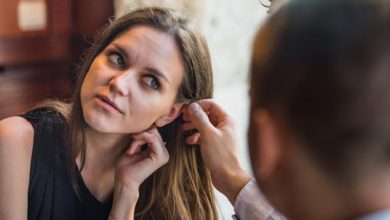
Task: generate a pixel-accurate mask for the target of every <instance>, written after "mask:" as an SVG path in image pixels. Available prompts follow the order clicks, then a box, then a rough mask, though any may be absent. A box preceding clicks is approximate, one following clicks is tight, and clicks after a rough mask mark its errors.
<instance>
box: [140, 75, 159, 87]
mask: <svg viewBox="0 0 390 220" xmlns="http://www.w3.org/2000/svg"><path fill="white" fill-rule="evenodd" d="M142 80H143V82H144V83H145V84H146V85H147V86H148V87H150V88H151V89H154V90H157V89H159V88H160V83H159V82H158V80H157V79H156V77H154V76H145V77H143V79H142Z"/></svg>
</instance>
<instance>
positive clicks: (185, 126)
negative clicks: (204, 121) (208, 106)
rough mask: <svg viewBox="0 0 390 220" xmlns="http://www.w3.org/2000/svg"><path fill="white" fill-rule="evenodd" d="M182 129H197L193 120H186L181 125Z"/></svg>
mask: <svg viewBox="0 0 390 220" xmlns="http://www.w3.org/2000/svg"><path fill="white" fill-rule="evenodd" d="M181 129H182V130H184V131H189V130H193V129H195V125H194V124H193V123H191V122H185V123H183V124H182V125H181Z"/></svg>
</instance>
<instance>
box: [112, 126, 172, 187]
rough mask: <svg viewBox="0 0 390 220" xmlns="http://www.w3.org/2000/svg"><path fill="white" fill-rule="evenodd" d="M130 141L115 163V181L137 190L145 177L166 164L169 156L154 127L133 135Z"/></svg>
mask: <svg viewBox="0 0 390 220" xmlns="http://www.w3.org/2000/svg"><path fill="white" fill-rule="evenodd" d="M132 139H133V141H132V142H131V144H130V146H129V148H128V149H127V151H126V152H124V153H123V154H122V155H121V157H120V158H119V160H118V162H117V166H116V173H115V181H116V182H119V183H120V184H123V185H125V186H127V187H130V188H134V189H138V187H139V186H140V185H141V183H142V182H143V181H144V180H145V179H146V178H147V177H149V176H150V175H151V174H152V173H154V172H155V171H156V170H157V169H158V168H160V167H161V166H163V165H164V164H166V163H167V162H168V160H169V154H168V150H167V148H166V147H165V143H164V142H163V140H162V138H161V135H160V133H159V132H158V130H157V128H156V127H153V128H151V129H149V130H147V131H144V132H141V133H138V134H135V135H133V136H132Z"/></svg>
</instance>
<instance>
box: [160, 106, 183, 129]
mask: <svg viewBox="0 0 390 220" xmlns="http://www.w3.org/2000/svg"><path fill="white" fill-rule="evenodd" d="M183 105H184V103H175V104H173V106H172V107H171V110H170V111H169V113H168V114H166V115H163V116H161V117H160V118H158V119H157V121H156V122H155V125H156V126H157V127H163V126H164V125H166V124H169V123H171V122H172V121H174V120H175V119H176V118H177V117H178V116H179V115H180V113H181V110H182V108H183Z"/></svg>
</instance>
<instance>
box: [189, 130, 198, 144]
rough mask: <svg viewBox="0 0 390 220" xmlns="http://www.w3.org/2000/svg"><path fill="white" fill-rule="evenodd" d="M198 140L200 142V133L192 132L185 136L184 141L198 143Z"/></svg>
mask: <svg viewBox="0 0 390 220" xmlns="http://www.w3.org/2000/svg"><path fill="white" fill-rule="evenodd" d="M199 142H200V134H199V133H194V134H192V135H191V136H188V137H187V138H186V143H187V144H190V145H194V144H199Z"/></svg>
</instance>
